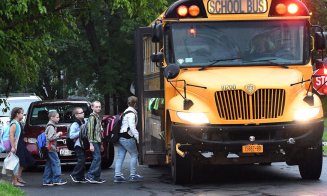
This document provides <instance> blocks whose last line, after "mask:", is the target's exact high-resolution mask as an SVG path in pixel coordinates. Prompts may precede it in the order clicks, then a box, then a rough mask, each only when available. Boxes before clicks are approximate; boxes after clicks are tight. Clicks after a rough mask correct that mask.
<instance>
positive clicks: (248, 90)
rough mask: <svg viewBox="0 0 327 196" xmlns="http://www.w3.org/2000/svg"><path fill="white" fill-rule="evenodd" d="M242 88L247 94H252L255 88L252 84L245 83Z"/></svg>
mask: <svg viewBox="0 0 327 196" xmlns="http://www.w3.org/2000/svg"><path fill="white" fill-rule="evenodd" d="M244 90H245V92H246V93H247V94H248V95H252V94H253V93H254V92H255V90H256V88H255V85H253V84H247V85H245V87H244Z"/></svg>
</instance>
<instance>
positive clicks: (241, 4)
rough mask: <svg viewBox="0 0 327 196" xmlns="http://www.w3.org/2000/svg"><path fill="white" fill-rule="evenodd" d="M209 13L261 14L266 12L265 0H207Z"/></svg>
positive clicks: (266, 3) (266, 4)
mask: <svg viewBox="0 0 327 196" xmlns="http://www.w3.org/2000/svg"><path fill="white" fill-rule="evenodd" d="M207 9H208V13H210V14H261V13H265V12H267V9H268V2H267V0H209V1H208V7H207Z"/></svg>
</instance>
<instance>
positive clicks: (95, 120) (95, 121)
mask: <svg viewBox="0 0 327 196" xmlns="http://www.w3.org/2000/svg"><path fill="white" fill-rule="evenodd" d="M91 115H92V116H93V117H94V122H93V124H94V127H93V141H94V137H95V136H94V135H95V128H96V125H97V119H96V116H95V115H94V114H93V113H91V114H90V116H91Z"/></svg>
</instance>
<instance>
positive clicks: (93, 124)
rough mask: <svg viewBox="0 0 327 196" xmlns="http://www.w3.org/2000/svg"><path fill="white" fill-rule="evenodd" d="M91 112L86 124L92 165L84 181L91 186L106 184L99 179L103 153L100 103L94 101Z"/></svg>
mask: <svg viewBox="0 0 327 196" xmlns="http://www.w3.org/2000/svg"><path fill="white" fill-rule="evenodd" d="M91 108H92V110H93V112H92V113H91V114H90V117H89V119H88V123H87V130H88V141H89V143H90V147H89V149H90V151H91V152H92V158H93V159H92V163H91V166H90V169H89V171H88V172H87V176H86V177H85V179H86V180H87V181H88V182H89V183H91V184H102V183H104V182H106V181H105V180H103V179H101V178H100V176H101V152H103V150H104V149H103V145H102V138H101V133H102V131H103V128H102V125H101V120H100V116H99V114H100V112H101V103H100V102H99V101H94V102H93V103H92V105H91Z"/></svg>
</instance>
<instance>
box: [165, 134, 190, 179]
mask: <svg viewBox="0 0 327 196" xmlns="http://www.w3.org/2000/svg"><path fill="white" fill-rule="evenodd" d="M170 145H171V148H170V149H171V174H172V178H173V181H174V184H188V183H190V182H191V180H192V176H193V167H192V159H191V157H190V156H189V155H186V156H185V157H184V158H183V157H181V156H179V155H178V154H177V153H176V141H175V140H174V139H172V140H171V141H170Z"/></svg>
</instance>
